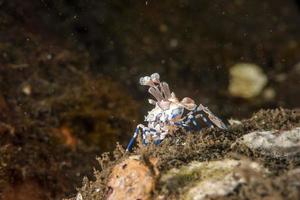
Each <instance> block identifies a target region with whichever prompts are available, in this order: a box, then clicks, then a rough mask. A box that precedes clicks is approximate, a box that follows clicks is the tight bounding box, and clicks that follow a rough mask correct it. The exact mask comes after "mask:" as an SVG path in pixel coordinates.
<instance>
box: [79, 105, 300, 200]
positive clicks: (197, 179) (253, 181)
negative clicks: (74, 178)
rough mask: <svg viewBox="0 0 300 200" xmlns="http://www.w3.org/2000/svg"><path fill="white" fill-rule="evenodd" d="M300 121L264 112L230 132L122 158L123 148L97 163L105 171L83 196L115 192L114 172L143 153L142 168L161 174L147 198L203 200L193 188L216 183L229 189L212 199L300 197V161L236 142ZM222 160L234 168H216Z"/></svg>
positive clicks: (173, 140)
mask: <svg viewBox="0 0 300 200" xmlns="http://www.w3.org/2000/svg"><path fill="white" fill-rule="evenodd" d="M299 122H300V114H299V111H296V110H285V109H275V110H261V111H259V112H257V113H255V114H254V115H253V116H252V117H251V118H250V119H247V120H243V121H241V124H238V125H232V126H230V127H229V129H228V130H226V131H224V130H218V129H205V130H202V131H200V132H194V133H191V134H186V133H184V132H181V133H177V135H175V136H173V137H170V138H167V139H166V140H165V141H164V142H163V143H162V144H161V145H160V146H154V145H153V146H147V147H138V148H136V149H135V150H134V152H132V153H131V154H124V155H123V156H122V154H123V153H124V150H123V149H122V148H120V147H119V148H118V149H116V150H115V155H116V159H114V160H113V161H112V160H110V159H109V158H108V156H107V155H105V156H102V159H99V161H100V163H101V165H102V167H103V170H102V171H96V172H95V176H96V181H88V180H85V181H84V183H83V187H82V188H80V189H79V193H80V194H81V195H82V197H83V199H85V200H89V199H105V198H107V197H108V196H109V193H110V192H111V189H112V188H109V187H108V186H107V182H108V181H110V178H109V177H111V176H112V169H113V168H114V167H115V166H116V165H117V164H118V163H121V162H124V160H128V156H132V155H139V156H141V158H142V162H143V163H144V166H148V168H149V169H152V170H153V169H154V168H155V169H157V170H158V171H159V175H157V174H153V177H154V178H155V179H156V182H155V188H154V189H153V191H151V192H149V195H150V196H149V198H147V199H178V198H182V199H184V198H185V199H202V198H203V199H205V198H206V197H207V196H205V195H204V197H203V196H200V197H201V198H196V197H195V198H194V197H191V195H192V194H193V188H195V187H197V185H199V184H200V185H201V184H204V185H206V186H207V185H209V184H211V183H212V182H214V183H215V184H219V185H220V187H221V186H224V185H225V186H224V188H223V189H224V190H220V191H219V192H220V193H219V194H220V195H219V196H218V195H217V196H212V197H209V198H221V199H260V198H262V197H263V196H265V195H266V196H268V197H270V198H278V199H286V198H288V199H297V195H299V188H297V186H296V185H297V184H298V182H297V179H296V178H295V177H297V176H299V173H298V171H299V170H298V169H297V168H299V167H300V158H299V157H278V156H276V157H273V156H270V155H265V154H263V153H262V152H260V151H257V150H252V149H251V148H248V147H247V146H246V145H244V144H242V143H239V142H237V141H238V140H239V139H241V137H242V136H244V135H246V134H248V133H251V132H253V131H265V130H291V129H293V128H296V127H298V126H299V125H300V124H299ZM279 133H280V132H279ZM153 158H158V162H157V163H155V164H153V163H151V162H150V160H151V159H153ZM222 162H223V163H224V166H225V164H226V162H227V164H228V162H229V166H231V167H229V168H226V167H225V168H224V166H223V168H224V169H223V170H222V167H221V165H217V164H216V163H219V164H221V163H222ZM230 163H231V164H232V165H230ZM238 163H243V164H238ZM244 163H254V164H248V165H247V164H246V165H245V164H244ZM235 165H236V167H235ZM192 166H194V167H192ZM195 166H198V167H195ZM218 166H220V167H218ZM232 166H233V167H232ZM241 166H246V167H241ZM251 166H257V167H254V168H253V167H251ZM191 167H192V168H191ZM196 168H197V170H195V169H196ZM204 168H205V169H206V170H204ZM191 169H193V170H191ZM257 169H260V170H257ZM174 174H176V175H174ZM291 174H294V176H292V175H291ZM234 177H235V178H234ZM237 177H238V178H237ZM138 178H139V177H137V179H138ZM170 180H171V181H170ZM208 180H209V181H210V182H209V181H208ZM231 180H239V181H237V182H232V181H231ZM207 181H208V182H207ZM224 181H225V183H224ZM226 181H227V182H226ZM296 182H297V184H296ZM246 183H247V184H246ZM287 183H292V184H287ZM129 185H130V183H129ZM207 188H209V187H207ZM227 189H229V190H227ZM257 190H259V191H257ZM207 194H208V195H209V194H210V193H209V192H208V193H207ZM286 194H288V195H286ZM198 197H199V196H198Z"/></svg>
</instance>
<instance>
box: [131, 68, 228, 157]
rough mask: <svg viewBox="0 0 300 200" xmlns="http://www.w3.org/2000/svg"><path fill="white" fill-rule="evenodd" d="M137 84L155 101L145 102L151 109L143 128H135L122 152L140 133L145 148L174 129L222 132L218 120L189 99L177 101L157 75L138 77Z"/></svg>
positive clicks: (223, 127)
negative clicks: (215, 128)
mask: <svg viewBox="0 0 300 200" xmlns="http://www.w3.org/2000/svg"><path fill="white" fill-rule="evenodd" d="M140 84H141V85H144V86H149V89H148V92H149V93H150V94H151V95H152V96H153V97H154V98H155V100H154V99H148V102H149V103H150V104H152V105H154V108H153V109H152V110H151V111H149V112H148V115H147V116H145V120H144V121H145V122H146V123H147V126H145V125H143V124H139V125H137V127H136V129H135V131H134V134H133V137H132V138H131V140H130V142H129V144H128V146H127V149H126V151H130V150H131V149H132V147H133V144H134V142H135V140H136V138H137V137H138V134H139V133H141V139H142V143H143V144H144V145H147V144H148V143H149V142H150V141H152V142H154V143H155V144H160V143H161V142H162V140H163V139H164V138H165V137H166V136H167V135H170V134H172V133H174V132H175V131H177V130H178V129H184V130H186V131H197V130H201V128H202V127H204V126H206V127H211V128H213V127H217V128H220V129H226V128H227V127H226V125H225V124H224V123H223V122H222V120H221V119H219V118H218V117H216V116H215V115H214V114H213V113H212V112H211V111H210V110H209V109H208V108H207V107H205V106H203V105H202V104H200V105H199V106H197V105H196V104H195V101H194V100H193V99H191V98H189V97H185V98H183V99H182V100H181V101H179V100H178V98H177V97H176V96H175V93H174V92H171V91H170V89H169V85H168V84H167V83H166V82H161V81H160V76H159V74H158V73H154V74H152V75H151V76H145V77H142V78H140Z"/></svg>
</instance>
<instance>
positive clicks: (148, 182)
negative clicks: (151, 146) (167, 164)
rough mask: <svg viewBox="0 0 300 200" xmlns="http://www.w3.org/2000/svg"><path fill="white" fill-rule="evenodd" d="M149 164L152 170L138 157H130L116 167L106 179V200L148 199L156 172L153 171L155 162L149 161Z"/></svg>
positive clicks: (153, 160) (154, 160)
mask: <svg viewBox="0 0 300 200" xmlns="http://www.w3.org/2000/svg"><path fill="white" fill-rule="evenodd" d="M149 162H150V163H151V164H152V165H153V168H152V169H151V167H149V166H147V165H146V164H145V163H143V162H142V160H141V157H140V156H131V157H129V158H128V159H126V160H125V161H123V162H121V163H120V164H118V165H116V166H115V167H114V168H113V169H112V172H111V175H110V177H109V179H108V183H107V186H108V189H107V191H108V194H107V198H106V199H107V200H118V199H120V200H121V199H122V200H126V199H128V200H131V199H140V200H146V199H150V197H151V192H152V191H153V189H154V184H155V176H156V175H157V174H158V171H157V169H155V164H156V162H157V160H156V159H150V161H149ZM151 164H150V165H151Z"/></svg>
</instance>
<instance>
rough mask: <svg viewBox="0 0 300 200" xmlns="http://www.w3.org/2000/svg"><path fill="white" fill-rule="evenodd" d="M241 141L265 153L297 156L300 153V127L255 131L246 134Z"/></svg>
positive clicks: (279, 155) (278, 155) (277, 155)
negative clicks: (284, 129)
mask: <svg viewBox="0 0 300 200" xmlns="http://www.w3.org/2000/svg"><path fill="white" fill-rule="evenodd" d="M241 143H242V144H244V145H246V146H247V147H249V148H250V149H252V150H255V151H259V152H260V153H261V154H264V155H270V156H275V157H285V156H296V155H299V153H300V127H296V128H294V129H291V130H286V131H276V130H273V131H254V132H251V133H248V134H246V135H244V136H243V137H242V140H241Z"/></svg>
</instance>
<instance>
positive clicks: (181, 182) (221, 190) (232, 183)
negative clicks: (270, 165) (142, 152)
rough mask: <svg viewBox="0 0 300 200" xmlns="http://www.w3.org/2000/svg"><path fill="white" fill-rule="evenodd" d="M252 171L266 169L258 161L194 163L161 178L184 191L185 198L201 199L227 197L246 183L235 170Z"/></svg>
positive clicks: (163, 181) (163, 183)
mask: <svg viewBox="0 0 300 200" xmlns="http://www.w3.org/2000/svg"><path fill="white" fill-rule="evenodd" d="M245 167H246V168H249V169H250V170H254V171H256V172H259V171H263V168H262V167H261V166H260V165H258V164H257V163H255V162H250V161H239V160H230V159H226V160H221V161H211V162H192V163H190V164H189V165H187V166H184V167H181V168H180V169H172V170H170V171H169V172H167V173H166V174H165V175H163V176H162V177H161V180H160V181H161V183H162V185H165V186H166V188H165V189H168V188H172V187H174V186H177V187H178V188H181V190H183V191H184V192H183V195H182V199H185V200H201V199H207V198H211V197H221V196H226V195H228V194H230V193H231V192H233V190H234V189H235V188H237V187H238V186H239V185H241V184H242V183H245V182H246V180H245V178H244V177H243V175H241V174H240V173H238V172H236V168H245Z"/></svg>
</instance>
